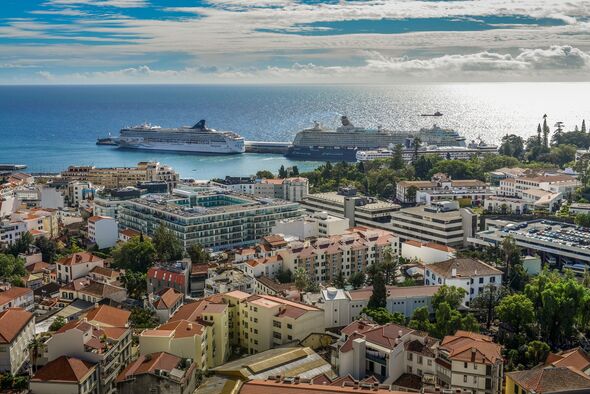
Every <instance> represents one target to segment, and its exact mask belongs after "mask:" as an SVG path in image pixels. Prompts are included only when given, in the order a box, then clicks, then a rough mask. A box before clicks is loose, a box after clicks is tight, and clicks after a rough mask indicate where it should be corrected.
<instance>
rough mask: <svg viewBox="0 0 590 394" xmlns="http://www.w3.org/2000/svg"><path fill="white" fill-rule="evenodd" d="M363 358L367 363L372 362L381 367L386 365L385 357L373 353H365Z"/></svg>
mask: <svg viewBox="0 0 590 394" xmlns="http://www.w3.org/2000/svg"><path fill="white" fill-rule="evenodd" d="M365 358H366V359H367V360H369V361H373V362H376V363H379V364H382V365H387V357H385V356H383V355H380V354H379V353H375V352H370V353H369V352H366V353H365Z"/></svg>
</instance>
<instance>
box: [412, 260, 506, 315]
mask: <svg viewBox="0 0 590 394" xmlns="http://www.w3.org/2000/svg"><path fill="white" fill-rule="evenodd" d="M424 284H425V285H427V286H441V285H446V286H455V287H458V288H461V289H464V290H465V299H464V303H465V305H466V306H469V302H470V301H472V300H473V299H474V298H475V297H477V295H478V294H479V293H481V292H483V290H484V288H485V287H486V286H488V285H492V286H496V287H500V286H502V271H500V270H499V269H497V268H494V267H492V266H491V265H489V264H486V263H484V262H483V261H479V260H475V259H472V258H454V259H451V260H447V261H442V262H440V263H432V264H428V265H426V267H425V268H424Z"/></svg>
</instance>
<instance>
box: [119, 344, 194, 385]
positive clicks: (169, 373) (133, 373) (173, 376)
mask: <svg viewBox="0 0 590 394" xmlns="http://www.w3.org/2000/svg"><path fill="white" fill-rule="evenodd" d="M196 386H197V374H196V363H194V362H192V361H191V360H189V359H183V358H180V357H178V356H175V355H172V354H169V353H164V352H159V353H154V354H146V355H142V356H139V358H138V359H137V360H135V361H134V362H132V363H131V364H129V365H128V366H127V367H126V368H125V369H124V370H123V372H121V373H120V374H119V376H118V377H117V393H121V394H133V393H149V392H154V391H157V392H158V393H166V394H192V392H193V391H194V390H195V388H196Z"/></svg>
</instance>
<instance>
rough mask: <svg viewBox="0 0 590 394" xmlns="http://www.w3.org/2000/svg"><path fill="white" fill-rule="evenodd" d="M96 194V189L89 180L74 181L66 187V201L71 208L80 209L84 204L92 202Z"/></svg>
mask: <svg viewBox="0 0 590 394" xmlns="http://www.w3.org/2000/svg"><path fill="white" fill-rule="evenodd" d="M95 194H96V187H95V186H94V184H93V183H92V182H90V181H88V180H75V181H74V180H72V181H71V182H68V184H67V186H66V201H67V203H68V206H70V207H79V206H81V205H82V204H83V203H84V202H86V201H88V200H92V199H93V198H94V195H95Z"/></svg>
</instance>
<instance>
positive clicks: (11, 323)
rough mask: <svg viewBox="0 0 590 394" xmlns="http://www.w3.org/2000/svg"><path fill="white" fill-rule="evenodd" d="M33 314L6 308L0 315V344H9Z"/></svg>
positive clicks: (18, 309) (19, 309) (20, 309)
mask: <svg viewBox="0 0 590 394" xmlns="http://www.w3.org/2000/svg"><path fill="white" fill-rule="evenodd" d="M32 318H33V314H32V313H30V312H27V311H25V310H24V309H22V308H8V309H6V310H4V311H3V312H1V313H0V343H4V344H8V343H11V342H12V341H13V340H14V338H16V337H17V335H18V334H19V333H20V332H21V331H22V330H23V328H24V327H25V326H26V325H27V324H28V323H29V321H31V319H32Z"/></svg>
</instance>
